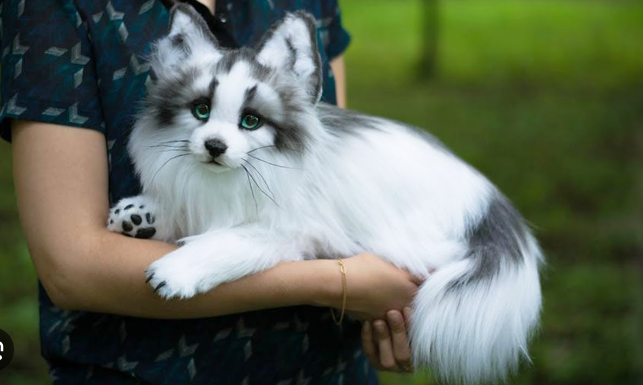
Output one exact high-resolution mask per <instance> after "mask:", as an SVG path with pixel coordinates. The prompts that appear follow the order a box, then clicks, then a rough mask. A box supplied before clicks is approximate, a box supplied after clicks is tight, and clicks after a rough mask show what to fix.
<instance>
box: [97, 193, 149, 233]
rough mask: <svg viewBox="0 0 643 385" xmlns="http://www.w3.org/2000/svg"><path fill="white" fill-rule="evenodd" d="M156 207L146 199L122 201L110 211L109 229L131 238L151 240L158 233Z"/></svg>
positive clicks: (138, 198) (134, 198) (139, 197)
mask: <svg viewBox="0 0 643 385" xmlns="http://www.w3.org/2000/svg"><path fill="white" fill-rule="evenodd" d="M155 222H156V205H155V204H154V203H153V202H150V201H149V200H148V199H145V198H144V197H141V196H137V197H133V198H125V199H121V200H120V201H119V202H118V203H117V204H116V205H115V206H114V207H112V208H111V210H109V219H108V220H107V228H108V229H109V230H110V231H113V232H116V233H121V234H123V235H127V236H129V237H134V238H141V239H149V238H152V237H154V235H155V234H156V233H157V231H156V226H155V225H154V223H155Z"/></svg>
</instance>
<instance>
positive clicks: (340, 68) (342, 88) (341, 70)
mask: <svg viewBox="0 0 643 385" xmlns="http://www.w3.org/2000/svg"><path fill="white" fill-rule="evenodd" d="M330 68H331V69H332V70H333V76H334V77H335V91H336V93H337V106H338V107H341V108H346V67H345V65H344V56H338V57H336V58H334V59H333V60H331V62H330Z"/></svg>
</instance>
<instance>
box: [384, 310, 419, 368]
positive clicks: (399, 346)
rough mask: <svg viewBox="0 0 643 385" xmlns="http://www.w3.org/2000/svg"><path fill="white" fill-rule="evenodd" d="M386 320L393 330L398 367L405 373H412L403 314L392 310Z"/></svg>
mask: <svg viewBox="0 0 643 385" xmlns="http://www.w3.org/2000/svg"><path fill="white" fill-rule="evenodd" d="M386 320H387V321H388V326H389V328H390V330H391V338H392V346H393V357H394V358H395V362H396V363H397V365H398V366H399V367H400V368H402V369H404V371H405V372H408V371H411V370H412V368H413V365H412V363H411V348H410V346H409V339H408V334H407V329H406V323H405V322H404V317H403V316H402V313H400V312H399V311H397V310H390V311H388V312H387V313H386Z"/></svg>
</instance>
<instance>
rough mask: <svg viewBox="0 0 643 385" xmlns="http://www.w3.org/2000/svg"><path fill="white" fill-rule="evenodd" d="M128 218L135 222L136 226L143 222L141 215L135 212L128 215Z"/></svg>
mask: <svg viewBox="0 0 643 385" xmlns="http://www.w3.org/2000/svg"><path fill="white" fill-rule="evenodd" d="M129 219H130V220H131V221H132V222H134V224H135V225H136V226H138V225H140V224H141V223H143V218H141V216H140V215H137V214H132V215H130V217H129Z"/></svg>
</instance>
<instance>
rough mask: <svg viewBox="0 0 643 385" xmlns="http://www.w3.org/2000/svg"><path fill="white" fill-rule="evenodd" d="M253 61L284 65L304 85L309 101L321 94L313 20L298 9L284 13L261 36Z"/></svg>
mask: <svg viewBox="0 0 643 385" xmlns="http://www.w3.org/2000/svg"><path fill="white" fill-rule="evenodd" d="M257 51H258V52H259V54H258V55H257V61H258V62H259V63H261V64H263V65H265V66H267V67H272V68H278V69H281V68H287V69H289V70H291V71H292V72H293V73H294V74H295V76H296V77H297V78H298V79H299V80H300V81H301V82H302V84H304V85H305V87H306V91H307V92H308V94H309V95H310V97H311V100H312V102H313V103H317V102H318V101H319V99H320V98H321V93H322V72H321V59H320V56H319V48H318V46H317V28H316V27H315V19H314V18H313V17H312V16H310V15H309V14H307V13H305V12H302V11H299V12H295V13H290V14H288V15H286V17H285V18H284V19H282V20H281V21H279V22H277V23H276V24H275V25H274V26H273V27H272V28H271V29H270V30H269V31H268V32H267V33H266V34H265V35H264V38H263V40H262V41H261V43H260V44H259V47H258V48H257Z"/></svg>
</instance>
